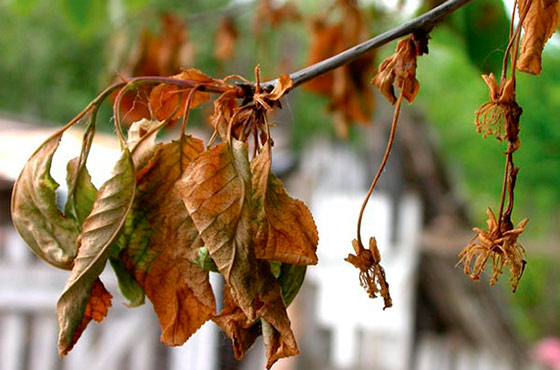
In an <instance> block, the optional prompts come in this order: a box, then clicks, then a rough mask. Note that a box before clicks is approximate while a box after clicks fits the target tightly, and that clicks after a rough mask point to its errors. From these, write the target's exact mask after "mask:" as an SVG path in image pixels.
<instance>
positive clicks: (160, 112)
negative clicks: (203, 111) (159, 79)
mask: <svg viewBox="0 0 560 370" xmlns="http://www.w3.org/2000/svg"><path fill="white" fill-rule="evenodd" d="M171 78H174V79H177V80H187V81H190V82H193V83H195V84H200V85H204V84H210V83H213V82H214V79H213V78H211V77H209V76H207V75H205V74H204V73H202V72H201V71H199V70H198V69H194V68H191V69H187V70H185V71H183V72H181V73H179V74H177V75H174V76H171ZM191 90H192V88H187V87H180V86H176V85H169V84H160V85H158V86H156V87H154V88H153V89H152V91H151V92H150V109H151V111H152V114H153V116H154V117H155V118H156V119H157V120H159V121H164V120H166V119H169V118H172V119H177V118H179V117H180V116H182V115H183V111H184V109H185V106H186V104H187V97H188V95H189V92H190V91H191ZM208 100H210V94H209V93H207V92H204V91H195V92H194V95H193V97H192V101H191V103H190V108H191V109H192V108H195V107H197V106H199V105H200V104H203V103H206V102H207V101H208Z"/></svg>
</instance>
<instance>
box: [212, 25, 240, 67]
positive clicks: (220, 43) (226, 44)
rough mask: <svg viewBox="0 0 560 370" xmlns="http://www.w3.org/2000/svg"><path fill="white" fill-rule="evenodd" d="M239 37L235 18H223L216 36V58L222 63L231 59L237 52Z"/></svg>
mask: <svg viewBox="0 0 560 370" xmlns="http://www.w3.org/2000/svg"><path fill="white" fill-rule="evenodd" d="M238 37H239V33H238V32H237V27H236V25H235V21H234V20H233V18H231V17H224V18H222V20H221V21H220V26H219V28H218V32H217V33H216V36H215V43H216V45H215V48H214V56H215V57H216V59H218V60H219V61H220V62H222V63H223V62H226V61H228V60H230V59H231V58H232V57H233V55H234V54H235V43H236V42H237V38H238Z"/></svg>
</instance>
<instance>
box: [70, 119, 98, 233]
mask: <svg viewBox="0 0 560 370" xmlns="http://www.w3.org/2000/svg"><path fill="white" fill-rule="evenodd" d="M93 119H95V118H93ZM94 136H95V123H94V122H93V121H92V124H90V125H89V127H88V128H87V130H86V132H85V133H84V140H83V144H82V152H81V153H80V156H79V157H77V158H74V159H71V160H70V161H69V162H68V165H67V166H66V183H67V184H68V198H67V200H66V206H65V207H64V212H65V213H66V215H68V216H70V217H72V218H74V220H76V221H77V222H78V223H79V224H80V225H81V224H82V223H83V222H84V220H85V219H86V218H87V216H88V215H89V214H90V212H91V210H92V208H93V202H94V201H95V198H96V197H97V189H96V188H95V186H94V185H93V183H92V182H91V176H90V174H89V172H88V170H87V168H86V161H87V157H88V155H89V151H90V149H91V144H92V143H93V137H94ZM80 231H81V227H80Z"/></svg>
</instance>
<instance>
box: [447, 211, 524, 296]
mask: <svg viewBox="0 0 560 370" xmlns="http://www.w3.org/2000/svg"><path fill="white" fill-rule="evenodd" d="M486 213H487V214H488V221H487V224H488V230H482V229H479V228H477V227H475V228H474V229H473V231H474V232H476V233H477V235H475V236H474V237H473V239H472V240H471V241H470V243H469V244H468V245H467V246H466V247H465V249H463V251H462V252H461V253H460V254H459V257H460V260H459V262H458V263H457V264H458V265H459V264H461V263H462V264H463V268H464V271H465V274H466V275H469V276H470V278H471V279H473V280H478V279H479V278H480V275H481V274H482V272H483V271H484V268H485V267H486V262H487V261H488V259H491V260H492V277H491V279H490V285H494V284H495V283H496V282H497V281H498V276H500V275H501V274H502V273H503V268H504V267H505V266H509V267H510V272H511V278H510V284H511V287H512V289H513V291H514V292H515V290H516V289H517V286H518V285H519V281H520V280H521V276H522V275H523V272H524V270H525V264H526V263H527V262H526V260H525V249H524V248H523V246H522V245H521V243H519V241H518V240H517V239H518V237H519V235H520V234H521V233H522V232H523V231H524V230H525V226H526V225H527V223H528V222H529V219H527V218H526V219H524V220H523V221H521V222H520V223H519V224H518V225H517V227H516V228H514V227H513V225H512V224H511V222H507V221H505V220H503V221H502V223H501V227H500V229H501V230H498V223H497V221H496V216H495V215H494V212H492V210H491V209H490V208H488V210H487V211H486ZM473 259H474V264H473V266H472V270H471V262H472V261H473Z"/></svg>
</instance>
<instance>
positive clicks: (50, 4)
mask: <svg viewBox="0 0 560 370" xmlns="http://www.w3.org/2000/svg"><path fill="white" fill-rule="evenodd" d="M302 3H303V4H304V6H303V11H304V12H305V13H307V14H310V13H313V12H315V11H316V10H317V9H322V8H323V6H322V4H323V3H324V2H323V1H320V0H313V1H307V2H302ZM431 3H433V1H432V2H431ZM227 4H228V1H227V0H189V1H184V0H159V1H153V0H99V1H98V0H58V1H51V0H4V2H0V14H1V15H0V50H1V52H0V111H4V112H11V113H16V114H21V115H26V116H33V117H38V118H41V119H42V120H44V121H45V122H49V121H50V122H57V124H59V123H60V122H66V121H68V120H69V119H70V118H71V117H73V116H74V115H75V114H76V113H77V112H78V111H79V110H80V109H81V108H82V107H84V106H85V105H86V104H87V103H88V102H89V101H90V100H91V99H92V98H93V97H94V96H95V95H96V94H97V93H98V92H99V91H100V90H101V89H102V88H103V87H105V86H106V85H107V84H108V83H109V82H110V81H111V80H112V79H113V78H114V74H115V71H114V70H111V68H116V66H114V65H112V64H111V63H110V60H111V58H112V57H114V55H113V54H112V52H113V51H112V50H111V47H112V45H114V42H115V38H116V37H119V36H122V35H125V36H126V37H125V39H127V40H128V42H129V43H131V42H133V41H135V40H136V39H137V37H138V34H139V32H140V31H141V30H142V29H143V28H145V27H150V28H151V29H155V30H157V28H158V27H159V17H160V15H161V14H162V13H163V12H166V11H172V12H174V13H175V14H177V15H178V16H180V17H181V18H183V19H185V20H192V22H190V24H189V25H188V27H189V34H190V37H191V39H192V40H193V41H194V44H195V46H196V50H197V53H196V60H195V65H196V67H197V68H200V69H202V70H203V71H204V72H206V73H208V74H210V75H214V76H223V75H226V74H231V73H236V74H241V75H244V76H246V77H247V78H249V79H253V68H254V65H255V64H257V63H259V64H260V65H261V67H262V75H263V79H266V78H272V77H274V76H276V75H278V74H280V73H285V72H290V71H292V70H295V69H297V68H299V67H300V66H302V65H304V64H305V61H306V58H307V54H306V50H307V48H308V46H309V29H308V28H306V26H301V25H297V24H291V23H287V24H285V25H282V26H281V27H279V28H277V29H270V28H269V27H267V26H266V25H264V27H263V32H262V33H261V34H260V35H259V36H258V37H255V36H254V35H253V34H252V33H251V28H252V26H253V25H252V22H253V19H252V7H251V5H250V4H249V5H240V6H239V8H238V10H237V11H236V13H235V17H236V20H237V25H238V27H239V28H240V34H241V39H240V41H239V42H238V45H237V47H236V49H237V50H236V56H235V58H234V59H233V60H232V62H231V63H230V64H228V65H227V66H222V65H220V63H218V61H217V60H216V59H215V58H214V56H213V48H214V44H213V37H214V33H215V31H216V29H217V26H218V24H219V19H216V17H214V16H212V12H214V11H215V9H217V8H222V7H223V6H225V5H227ZM370 13H371V15H372V17H374V19H375V22H373V24H372V30H374V31H375V32H379V31H381V30H384V29H388V28H390V27H391V26H394V25H395V23H398V22H400V21H402V20H397V19H396V18H395V17H394V14H393V17H392V18H391V14H390V12H387V11H386V10H379V9H372V10H371V12H370ZM387 15H388V16H389V18H384V17H385V16H387ZM507 27H508V19H507V17H506V14H505V10H504V7H503V5H502V4H501V3H499V2H495V1H490V0H481V1H477V2H474V3H473V4H471V5H469V6H467V7H466V8H465V9H462V10H461V11H459V12H457V13H456V14H454V15H453V16H452V17H451V18H450V20H449V21H447V22H446V23H445V24H444V25H442V26H440V27H438V28H436V30H434V32H433V33H432V35H431V36H432V39H431V43H430V53H429V54H428V55H426V56H423V57H422V58H420V59H419V62H418V79H419V80H420V82H421V90H420V94H419V98H418V99H417V102H415V104H414V107H415V109H420V110H421V111H423V113H424V116H425V117H426V120H427V121H429V122H431V123H433V125H434V126H435V127H436V128H437V132H438V133H439V137H440V139H441V145H442V149H443V156H444V158H445V160H446V163H447V164H448V168H450V169H451V172H452V174H454V175H455V176H456V177H457V178H458V182H457V184H458V186H459V187H460V190H461V192H462V193H463V194H464V196H465V198H466V199H469V204H470V205H471V207H470V208H471V211H472V215H473V216H474V217H475V219H476V220H477V224H478V225H481V226H482V225H483V224H484V220H485V209H486V207H487V206H490V207H492V208H494V209H497V207H498V202H499V200H498V198H499V194H500V187H501V183H502V176H503V172H502V171H503V162H504V156H503V154H502V151H503V150H504V146H503V145H502V144H501V143H499V142H497V141H496V140H495V139H492V138H488V139H486V140H483V139H482V138H481V137H480V135H478V134H477V133H476V131H475V126H474V123H473V121H474V111H475V110H476V109H477V108H478V107H479V106H480V105H481V104H482V103H484V102H485V101H487V99H488V93H487V88H486V86H485V84H484V83H483V81H482V79H481V78H480V74H481V73H482V72H490V71H493V72H497V71H499V69H500V68H501V58H502V53H503V50H504V49H505V46H506V45H505V42H506V39H505V37H506V36H507ZM393 49H394V44H391V45H388V46H387V47H385V48H383V49H381V50H380V51H378V60H382V57H383V56H386V55H388V54H390V53H392V50H393ZM543 65H544V70H543V73H542V75H541V76H538V77H534V76H527V75H523V74H521V73H520V74H519V80H518V100H519V103H520V104H521V106H522V107H523V109H524V113H523V115H522V131H521V143H522V147H521V149H522V150H520V151H519V152H518V153H516V156H515V159H516V164H517V165H518V166H520V167H521V172H520V176H519V179H518V185H517V192H516V195H517V199H516V207H517V209H516V210H515V211H514V221H516V222H518V221H520V219H522V218H525V217H529V218H530V219H531V222H530V223H529V225H528V230H529V233H530V235H531V236H532V237H533V238H534V237H535V236H540V237H541V238H543V239H544V238H555V239H556V240H558V238H559V230H558V226H559V220H558V217H559V208H560V207H559V206H560V171H559V169H560V145H559V144H560V125H558V124H557V120H558V117H559V113H560V51H559V50H558V47H551V48H549V50H548V52H545V59H544V63H543ZM300 90H301V89H298V91H295V92H294V93H292V94H291V95H292V96H293V98H292V99H290V103H288V106H287V107H286V108H287V109H288V110H289V116H290V117H292V121H291V122H289V123H288V124H292V125H291V126H292V130H293V145H294V148H296V149H301V148H302V147H303V146H304V144H305V142H306V141H307V140H309V139H310V138H312V137H316V136H318V135H325V136H334V130H333V129H332V124H331V122H330V117H329V115H328V113H327V111H326V105H327V101H326V99H324V98H322V97H318V96H316V95H313V94H310V93H308V92H306V91H300ZM379 104H385V103H384V102H383V103H381V102H379ZM200 116H201V113H200V111H196V112H195V114H194V115H193V116H192V117H191V118H194V119H196V118H197V117H200ZM100 122H101V123H102V126H103V122H104V125H105V129H107V128H110V125H109V109H108V108H106V109H105V111H104V112H103V113H102V114H101V115H100ZM359 130H360V129H359V128H356V129H353V130H352V132H353V133H354V136H360V135H355V134H356V132H359ZM352 132H351V133H352ZM527 247H528V249H529V251H530V247H531V246H529V245H528V246H527ZM529 259H530V263H529V265H528V268H527V272H526V276H525V277H524V279H523V281H522V282H521V287H520V289H519V290H518V292H517V294H516V296H515V297H514V298H513V300H514V301H515V303H516V307H517V309H516V311H515V315H516V318H517V322H518V323H519V325H520V328H521V329H522V331H523V333H525V334H526V335H527V337H528V338H529V339H536V338H538V337H539V336H542V335H544V334H556V335H560V320H558V319H557V318H556V315H555V313H556V312H559V311H560V302H559V298H558V297H559V294H558V286H557V284H556V283H553V284H551V281H552V282H555V281H558V277H557V276H555V274H557V273H556V272H555V271H556V270H557V269H556V268H555V266H556V264H557V260H558V259H557V258H550V257H540V256H538V255H535V254H532V253H529ZM543 302H544V304H543ZM543 307H547V308H546V310H547V311H546V312H544V311H542V308H543ZM551 320H552V321H553V322H554V324H550V322H551Z"/></svg>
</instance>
